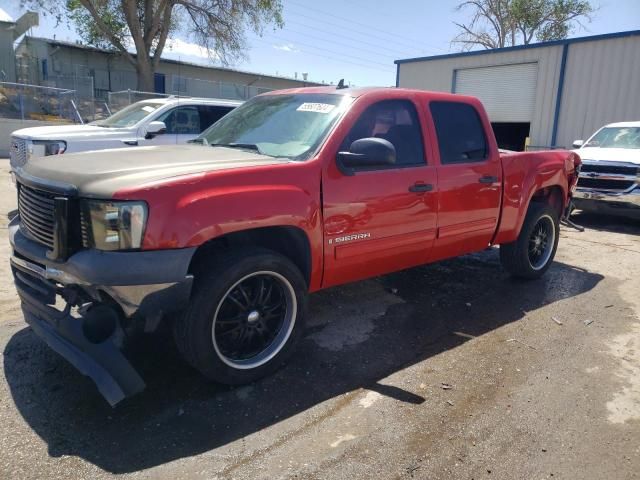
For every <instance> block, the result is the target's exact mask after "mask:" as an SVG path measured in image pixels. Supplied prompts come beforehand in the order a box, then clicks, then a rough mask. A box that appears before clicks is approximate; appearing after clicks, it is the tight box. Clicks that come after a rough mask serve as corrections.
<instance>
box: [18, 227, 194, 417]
mask: <svg viewBox="0 0 640 480" xmlns="http://www.w3.org/2000/svg"><path fill="white" fill-rule="evenodd" d="M9 238H10V242H11V246H12V248H13V255H12V257H11V268H12V271H13V276H14V281H15V285H16V290H17V291H18V294H19V296H20V299H21V301H22V310H23V312H24V317H25V320H26V321H27V323H28V324H29V325H31V327H32V328H33V331H34V332H35V333H36V335H38V336H39V337H41V338H42V339H43V340H44V341H45V342H46V343H47V344H48V345H49V346H50V347H51V348H52V349H53V350H55V351H56V352H58V353H59V354H60V355H62V356H63V357H64V358H66V359H67V360H68V361H69V362H70V363H71V364H72V365H74V366H75V367H76V368H77V369H78V370H79V371H80V372H81V373H83V374H84V375H86V376H88V377H90V378H91V379H92V380H93V381H94V382H95V384H96V386H97V387H98V389H99V391H100V393H101V394H102V395H103V396H104V397H105V399H106V400H107V401H108V402H109V404H111V405H112V406H113V405H115V404H117V403H118V402H120V401H121V400H123V399H124V398H126V397H129V396H131V395H134V394H136V393H138V392H140V391H141V390H143V389H144V387H145V384H144V381H143V380H142V378H141V377H140V375H139V374H138V373H137V372H136V370H135V369H134V368H133V366H132V365H131V363H130V362H129V360H127V358H126V357H125V355H124V354H123V353H122V351H121V347H122V340H123V337H124V329H123V323H127V324H129V325H130V324H132V323H141V325H140V327H142V329H144V330H145V331H153V330H154V329H155V327H157V325H158V323H159V322H160V321H161V319H162V318H163V317H164V316H165V315H167V314H170V313H174V312H179V311H181V310H183V309H184V308H185V307H186V305H187V304H188V301H189V296H190V293H191V285H192V281H193V278H192V277H191V276H190V275H189V274H188V267H189V264H190V261H191V258H192V256H193V253H194V251H195V249H194V248H187V249H176V250H157V251H139V252H103V251H98V250H83V251H80V252H77V253H76V254H74V255H72V256H71V257H69V259H67V260H66V261H65V262H63V263H60V262H55V261H51V260H49V259H48V258H47V256H46V248H45V247H44V246H42V245H40V244H38V243H36V242H34V241H32V240H30V239H29V238H27V237H25V236H24V235H23V234H22V233H21V231H20V228H19V217H16V218H14V219H13V220H12V221H11V223H10V224H9ZM116 305H117V307H115V308H114V306H116Z"/></svg>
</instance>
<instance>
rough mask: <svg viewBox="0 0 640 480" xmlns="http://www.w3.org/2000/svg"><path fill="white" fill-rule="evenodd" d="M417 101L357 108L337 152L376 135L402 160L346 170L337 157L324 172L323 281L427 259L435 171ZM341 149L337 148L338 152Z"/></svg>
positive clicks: (327, 282) (434, 214)
mask: <svg viewBox="0 0 640 480" xmlns="http://www.w3.org/2000/svg"><path fill="white" fill-rule="evenodd" d="M416 107H417V105H416V104H415V103H414V102H413V101H411V100H409V99H400V98H399V99H396V100H383V101H378V102H375V103H372V104H369V105H363V106H361V107H360V106H359V107H354V110H353V112H352V113H353V115H354V116H356V118H355V119H354V122H353V123H352V127H351V128H350V129H349V131H348V132H346V135H345V137H344V138H343V139H342V140H341V145H340V146H339V148H338V151H348V150H349V147H350V146H351V144H352V143H353V142H354V141H356V140H359V139H362V138H369V137H378V138H384V139H386V140H388V141H389V142H391V143H392V144H393V145H394V147H395V149H396V156H397V159H396V163H395V164H394V165H388V166H385V167H376V168H372V167H366V166H362V167H355V168H354V172H353V174H351V175H350V174H345V173H343V172H341V171H340V169H339V168H338V167H337V164H336V159H335V156H334V157H333V158H332V159H331V161H330V162H329V164H328V168H327V170H326V171H325V172H324V173H323V180H322V188H323V191H322V193H323V207H324V210H323V223H324V242H325V246H324V253H325V270H324V281H323V284H324V286H330V285H335V284H340V283H345V282H349V281H354V280H359V279H362V278H367V277H370V276H373V275H379V274H381V273H387V272H390V271H393V270H400V269H403V268H407V267H410V266H414V265H419V264H422V263H426V262H427V259H428V256H429V252H430V250H431V247H432V245H433V240H434V238H435V233H436V223H437V208H436V183H437V182H436V180H437V179H436V169H435V166H434V165H430V164H429V162H428V161H427V156H426V154H425V143H426V142H425V139H424V132H423V129H422V127H421V122H420V117H419V114H418V109H417V108H416ZM337 153H338V152H337V151H336V152H335V154H337Z"/></svg>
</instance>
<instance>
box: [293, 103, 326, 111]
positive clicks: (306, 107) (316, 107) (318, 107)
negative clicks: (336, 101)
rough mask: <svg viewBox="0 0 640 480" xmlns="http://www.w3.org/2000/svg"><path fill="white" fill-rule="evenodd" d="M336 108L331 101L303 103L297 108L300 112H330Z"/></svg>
mask: <svg viewBox="0 0 640 480" xmlns="http://www.w3.org/2000/svg"><path fill="white" fill-rule="evenodd" d="M334 108H336V106H335V105H331V104H330V103H303V104H302V105H300V106H299V107H298V108H296V110H297V111H299V112H316V113H329V112H331V111H332V110H333V109H334Z"/></svg>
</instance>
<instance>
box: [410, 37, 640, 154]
mask: <svg viewBox="0 0 640 480" xmlns="http://www.w3.org/2000/svg"><path fill="white" fill-rule="evenodd" d="M622 35H625V34H622ZM563 47H564V46H563V45H562V44H555V45H550V46H545V47H537V48H530V49H526V48H525V49H517V50H511V51H506V52H487V53H486V54H479V55H472V56H459V57H457V56H454V57H449V58H443V59H437V58H436V59H432V60H417V61H415V62H410V63H400V64H399V67H400V71H399V85H400V86H401V87H410V88H421V89H425V90H437V91H444V92H450V91H451V89H452V78H453V74H454V71H455V70H461V69H466V68H474V67H484V66H498V65H505V64H517V63H524V62H529V61H535V62H538V67H539V68H538V85H537V91H536V105H535V110H534V114H533V119H532V122H531V143H532V145H542V146H544V145H550V144H551V140H552V133H553V125H554V115H555V106H556V96H557V91H558V86H559V80H560V70H561V64H562V50H563ZM638 85H640V35H637V34H634V32H631V34H626V36H619V37H615V36H614V37H613V38H599V39H596V40H589V39H588V38H586V39H578V41H569V43H568V51H567V62H566V67H565V76H564V86H563V93H562V99H561V104H560V115H559V117H558V125H557V135H556V145H559V146H565V147H570V146H571V144H572V142H573V140H576V139H586V138H587V137H588V136H590V135H591V134H592V133H593V132H595V130H597V129H598V128H599V127H601V126H603V125H605V124H607V123H611V122H618V121H629V120H640V88H639V87H638Z"/></svg>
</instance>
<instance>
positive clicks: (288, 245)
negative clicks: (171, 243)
mask: <svg viewBox="0 0 640 480" xmlns="http://www.w3.org/2000/svg"><path fill="white" fill-rule="evenodd" d="M238 247H263V248H267V249H269V250H273V251H274V252H277V253H279V254H281V255H283V256H285V257H287V258H288V259H289V260H291V261H292V262H293V263H294V264H295V265H296V266H297V267H298V268H299V269H300V272H301V273H302V275H303V276H304V278H305V280H306V282H307V285H309V283H310V280H311V246H310V245H309V239H308V238H307V235H306V234H305V233H304V231H303V230H301V229H299V228H297V227H288V226H279V227H263V228H255V229H252V230H243V231H240V232H233V233H229V234H227V235H223V236H221V237H217V238H214V239H212V240H209V241H208V242H206V243H203V244H202V245H200V246H199V247H198V249H197V250H196V252H195V254H194V255H193V257H192V258H191V263H190V264H189V273H196V272H197V270H198V269H199V268H203V267H204V266H205V265H206V264H207V261H208V259H209V258H210V257H211V256H213V255H216V254H219V253H220V250H223V249H229V248H238Z"/></svg>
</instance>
